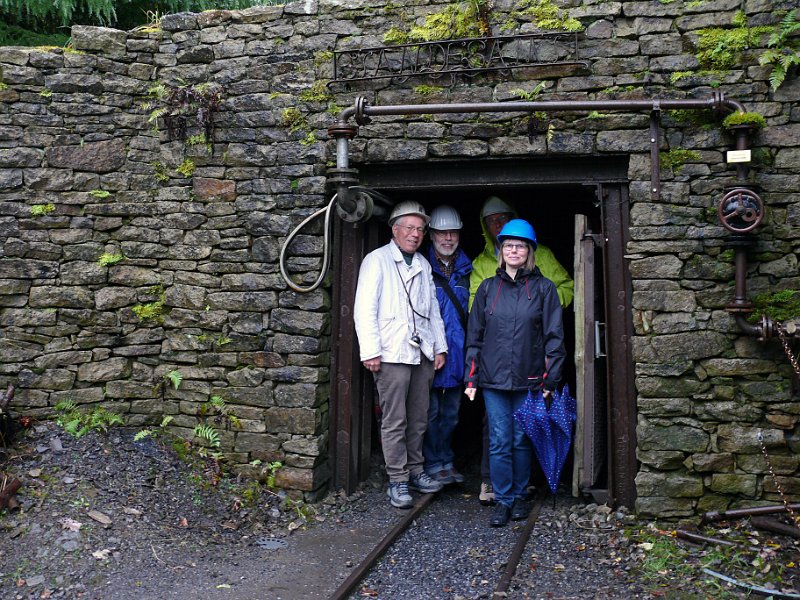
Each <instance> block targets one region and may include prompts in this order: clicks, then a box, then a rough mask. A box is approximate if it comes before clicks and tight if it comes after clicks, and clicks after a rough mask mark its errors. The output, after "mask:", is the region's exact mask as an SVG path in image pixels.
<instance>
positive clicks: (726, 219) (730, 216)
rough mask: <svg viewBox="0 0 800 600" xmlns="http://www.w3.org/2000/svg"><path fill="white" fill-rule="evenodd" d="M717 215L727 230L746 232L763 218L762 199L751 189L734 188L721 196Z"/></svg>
mask: <svg viewBox="0 0 800 600" xmlns="http://www.w3.org/2000/svg"><path fill="white" fill-rule="evenodd" d="M717 216H718V217H719V220H720V222H721V223H722V226H723V227H725V229H727V230H728V231H732V232H733V233H748V232H750V231H753V230H754V229H755V228H756V227H758V226H759V225H760V224H761V221H762V220H763V219H764V201H763V200H762V199H761V198H760V197H759V195H758V194H756V193H755V192H754V191H753V190H749V189H747V188H743V187H739V188H734V189H732V190H731V191H730V192H728V193H727V194H725V195H724V196H723V197H722V200H721V201H720V203H719V205H718V206H717Z"/></svg>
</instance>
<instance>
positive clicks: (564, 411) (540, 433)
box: [514, 385, 577, 496]
mask: <svg viewBox="0 0 800 600" xmlns="http://www.w3.org/2000/svg"><path fill="white" fill-rule="evenodd" d="M514 418H515V419H516V420H517V421H518V422H519V424H520V425H521V426H522V429H523V431H525V433H526V435H527V436H528V437H529V438H530V439H531V442H532V443H533V449H534V452H535V453H536V458H537V459H538V461H539V464H540V465H541V467H542V472H544V476H545V477H546V478H547V485H548V487H549V488H550V491H551V492H552V493H553V495H554V496H555V493H556V490H557V489H558V481H559V479H560V477H561V471H562V469H563V468H564V463H565V462H566V460H567V455H568V454H569V450H570V447H571V446H572V426H573V425H574V423H575V419H576V418H577V403H576V402H575V398H573V397H572V396H571V395H570V393H569V386H567V385H565V386H564V387H563V388H562V390H561V391H560V392H559V391H558V390H556V391H555V392H553V396H552V400H551V402H550V406H549V407H548V406H547V403H546V402H545V399H544V396H543V395H542V392H541V390H539V391H537V392H534V391H533V390H531V391H529V392H528V396H527V398H525V403H524V404H523V405H522V406H521V407H520V408H519V410H517V411H516V412H515V413H514Z"/></svg>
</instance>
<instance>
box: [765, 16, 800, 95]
mask: <svg viewBox="0 0 800 600" xmlns="http://www.w3.org/2000/svg"><path fill="white" fill-rule="evenodd" d="M798 32H800V9H797V8H796V9H794V10H790V11H789V12H787V13H786V15H784V17H783V19H782V20H781V22H780V25H779V26H778V27H777V28H776V30H775V31H773V32H772V34H771V35H770V36H769V40H768V41H767V48H769V49H768V50H766V51H765V52H764V53H763V54H762V55H761V56H760V57H759V59H758V63H759V64H760V65H772V72H771V73H770V74H769V83H770V86H771V87H772V89H773V90H777V89H778V88H779V87H781V84H783V82H784V81H785V80H786V76H787V75H788V74H789V71H790V70H791V69H792V68H793V67H797V66H798V65H800V40H798V38H797V37H796V36H795V34H797V33H798Z"/></svg>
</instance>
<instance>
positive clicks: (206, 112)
mask: <svg viewBox="0 0 800 600" xmlns="http://www.w3.org/2000/svg"><path fill="white" fill-rule="evenodd" d="M148 95H149V97H150V100H148V101H147V102H145V103H144V104H143V105H142V109H143V110H145V111H148V112H149V113H150V116H149V117H148V119H147V121H148V123H152V124H153V128H154V129H156V130H158V121H159V119H161V120H163V121H164V125H166V127H167V133H168V134H169V136H170V137H171V138H172V139H181V140H183V139H186V132H187V127H188V125H189V124H190V121H189V120H190V118H191V119H193V120H194V121H195V122H196V125H198V126H200V127H202V128H203V134H204V135H205V139H206V140H207V143H212V141H213V139H214V114H215V113H216V112H217V111H218V110H219V106H220V104H221V103H222V86H221V85H219V84H217V83H210V82H206V83H198V84H195V85H189V84H188V83H184V84H181V85H170V84H167V83H164V82H161V81H158V82H156V83H154V84H153V85H152V86H150V89H149V90H148Z"/></svg>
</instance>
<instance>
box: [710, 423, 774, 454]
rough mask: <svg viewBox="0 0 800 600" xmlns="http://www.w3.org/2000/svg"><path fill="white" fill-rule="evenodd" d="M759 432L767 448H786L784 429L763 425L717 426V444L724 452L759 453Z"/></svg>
mask: <svg viewBox="0 0 800 600" xmlns="http://www.w3.org/2000/svg"><path fill="white" fill-rule="evenodd" d="M759 434H760V435H761V436H762V438H763V443H764V446H765V447H766V448H767V450H776V449H785V448H786V440H785V438H784V432H783V431H780V430H778V429H763V428H761V427H742V426H739V425H735V424H727V423H726V424H722V425H720V426H719V427H718V428H717V445H718V446H719V449H720V451H722V452H733V453H737V454H757V453H760V452H761V442H760V441H759Z"/></svg>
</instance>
